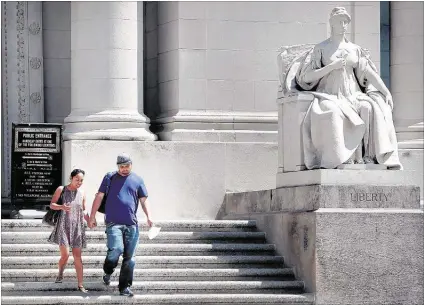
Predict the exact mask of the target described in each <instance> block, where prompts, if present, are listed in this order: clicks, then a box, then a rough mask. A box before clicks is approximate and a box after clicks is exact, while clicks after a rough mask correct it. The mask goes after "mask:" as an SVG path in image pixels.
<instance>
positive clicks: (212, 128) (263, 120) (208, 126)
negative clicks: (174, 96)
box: [154, 110, 278, 143]
mask: <svg viewBox="0 0 424 305" xmlns="http://www.w3.org/2000/svg"><path fill="white" fill-rule="evenodd" d="M277 125H278V116H277V113H274V112H234V111H228V112H225V111H212V110H211V111H187V110H182V111H179V112H178V113H177V114H175V115H172V116H169V117H165V118H159V119H157V120H155V126H154V129H155V130H154V131H155V133H156V134H157V135H158V136H159V138H160V140H163V141H191V142H260V143H262V142H277V129H278V128H277Z"/></svg>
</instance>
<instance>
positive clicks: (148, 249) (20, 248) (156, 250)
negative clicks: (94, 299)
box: [1, 243, 275, 256]
mask: <svg viewBox="0 0 424 305" xmlns="http://www.w3.org/2000/svg"><path fill="white" fill-rule="evenodd" d="M106 250H107V248H106V245H105V244H104V243H101V244H90V243H89V244H88V245H87V248H86V249H84V250H83V253H84V254H85V255H86V254H87V253H89V254H90V255H104V254H106ZM58 251H59V247H58V246H57V245H54V244H2V247H1V254H2V256H34V255H43V256H48V255H51V254H52V253H55V252H58ZM136 251H137V253H136V255H143V256H144V255H161V254H164V255H208V254H209V255H211V254H215V255H217V254H221V253H226V254H227V255H228V254H229V253H231V254H240V255H249V254H250V255H251V254H252V253H255V254H257V255H264V254H270V253H274V251H275V245H273V244H141V245H140V246H139V247H137V250H136Z"/></svg>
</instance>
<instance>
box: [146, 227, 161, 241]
mask: <svg viewBox="0 0 424 305" xmlns="http://www.w3.org/2000/svg"><path fill="white" fill-rule="evenodd" d="M160 229H161V227H155V226H152V227H151V228H150V229H149V232H148V233H147V237H149V239H153V238H155V237H156V236H158V234H159V232H160Z"/></svg>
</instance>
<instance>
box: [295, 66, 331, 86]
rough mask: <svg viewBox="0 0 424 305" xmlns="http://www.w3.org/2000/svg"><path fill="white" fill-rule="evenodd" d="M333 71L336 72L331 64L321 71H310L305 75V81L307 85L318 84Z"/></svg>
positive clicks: (320, 69)
mask: <svg viewBox="0 0 424 305" xmlns="http://www.w3.org/2000/svg"><path fill="white" fill-rule="evenodd" d="M333 70H334V66H333V64H330V65H328V66H325V67H322V68H319V69H315V70H310V71H308V72H306V73H305V74H304V76H303V81H304V82H306V83H313V82H316V81H317V80H320V79H321V78H323V77H324V76H326V75H327V74H328V73H330V72H331V71H333Z"/></svg>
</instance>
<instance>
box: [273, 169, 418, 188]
mask: <svg viewBox="0 0 424 305" xmlns="http://www.w3.org/2000/svg"><path fill="white" fill-rule="evenodd" d="M417 175H419V172H418V171H407V170H402V171H400V170H340V169H317V170H305V171H298V172H288V173H281V172H280V173H278V174H277V188H279V187H289V186H302V185H314V184H321V185H323V184H330V185H340V184H349V185H391V186H404V185H414V186H415V185H417V183H416V181H419V179H418V176H417Z"/></svg>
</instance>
